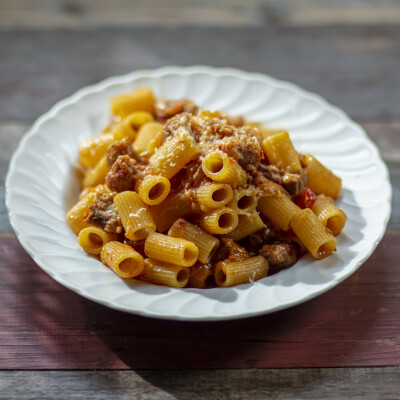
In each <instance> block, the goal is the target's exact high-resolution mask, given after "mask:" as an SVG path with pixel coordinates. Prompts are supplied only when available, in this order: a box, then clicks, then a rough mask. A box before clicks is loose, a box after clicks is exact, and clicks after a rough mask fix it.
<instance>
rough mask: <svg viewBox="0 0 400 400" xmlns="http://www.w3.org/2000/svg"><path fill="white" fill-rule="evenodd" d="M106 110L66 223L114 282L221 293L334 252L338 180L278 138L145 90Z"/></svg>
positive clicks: (340, 223) (339, 223)
mask: <svg viewBox="0 0 400 400" xmlns="http://www.w3.org/2000/svg"><path fill="white" fill-rule="evenodd" d="M110 105H111V111H112V113H113V119H112V121H111V123H110V125H108V126H107V127H106V128H105V129H104V130H103V133H101V134H100V135H99V136H97V137H95V138H91V139H88V140H86V141H85V142H84V143H82V145H81V147H80V150H79V160H80V164H81V170H82V172H83V174H82V175H83V181H82V186H83V190H82V192H81V195H80V197H79V200H78V202H77V203H76V204H75V205H74V206H72V207H71V209H70V210H69V211H68V213H67V220H68V222H69V223H70V225H71V227H72V229H73V230H74V231H75V233H76V234H77V235H78V242H79V244H80V245H81V246H82V248H83V250H85V251H86V252H87V253H88V254H91V255H94V256H99V255H100V258H101V260H102V262H103V263H104V264H105V265H107V266H108V267H110V269H111V270H112V271H114V272H115V273H116V274H118V275H119V276H120V277H121V278H124V279H131V278H135V279H140V280H142V281H145V282H149V283H152V284H157V285H165V286H170V287H175V288H181V287H185V286H187V285H189V286H192V287H194V288H198V289H205V288H209V287H215V286H218V287H230V286H234V285H239V284H245V283H254V282H255V281H257V280H258V279H262V278H264V277H266V276H268V274H270V273H276V272H277V271H279V270H281V269H283V268H288V267H290V266H291V265H293V264H294V263H295V262H296V261H297V259H298V258H299V257H300V256H301V255H303V254H304V253H305V252H309V253H310V254H311V255H312V256H313V257H314V258H315V259H320V258H323V257H327V256H329V255H331V254H332V253H333V252H334V251H335V250H336V245H337V241H336V238H335V236H336V235H338V234H339V233H340V232H341V231H342V229H343V227H344V225H345V222H346V215H345V213H344V212H343V211H342V210H340V209H339V208H338V207H337V206H335V204H334V199H336V198H338V196H339V195H340V193H341V179H340V178H339V177H337V176H336V175H335V174H334V173H333V172H332V171H330V170H329V169H327V168H326V167H325V166H323V165H322V164H321V163H320V162H319V161H318V160H317V159H316V158H315V157H314V156H312V155H309V154H306V155H302V154H299V153H297V152H296V150H295V148H294V146H293V143H292V141H291V139H290V136H289V134H288V132H286V131H285V130H281V129H279V130H277V129H275V130H271V129H268V128H267V127H262V126H261V125H260V124H258V123H246V122H245V121H244V120H243V118H241V117H230V116H228V115H225V114H222V113H220V112H218V111H207V110H201V109H199V108H198V107H197V106H196V105H195V104H194V103H193V102H191V101H190V100H185V99H182V100H173V101H168V100H162V101H161V100H159V99H156V98H155V96H154V94H153V92H152V90H151V89H150V88H140V89H137V90H135V91H133V92H131V93H128V94H121V95H119V96H116V97H114V98H113V99H111V103H110Z"/></svg>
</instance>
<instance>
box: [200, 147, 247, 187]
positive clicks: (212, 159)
mask: <svg viewBox="0 0 400 400" xmlns="http://www.w3.org/2000/svg"><path fill="white" fill-rule="evenodd" d="M201 167H202V169H203V172H204V173H205V175H206V176H208V177H209V178H210V179H212V180H213V181H214V182H220V183H229V184H230V185H232V186H233V187H237V186H243V185H244V184H245V183H246V181H247V173H246V171H245V170H244V169H243V168H242V167H241V166H240V165H239V164H238V163H237V162H236V161H235V160H234V159H233V158H231V157H229V156H228V155H227V154H226V153H224V152H223V151H220V150H217V151H213V152H211V153H208V154H207V155H206V156H205V157H204V158H203V160H202V162H201Z"/></svg>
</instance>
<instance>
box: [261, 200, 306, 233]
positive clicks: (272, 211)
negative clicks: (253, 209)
mask: <svg viewBox="0 0 400 400" xmlns="http://www.w3.org/2000/svg"><path fill="white" fill-rule="evenodd" d="M257 209H258V210H259V211H260V212H261V214H263V215H264V216H265V217H267V218H268V219H269V220H271V222H272V223H273V224H274V225H275V226H276V227H278V228H279V229H282V230H284V231H287V230H289V227H290V225H289V224H290V221H291V219H292V218H293V216H294V215H296V213H298V212H299V211H300V210H301V208H300V207H298V206H297V205H296V204H294V203H293V201H292V200H290V198H289V197H287V196H285V195H281V196H279V197H261V198H260V199H259V200H258V205H257Z"/></svg>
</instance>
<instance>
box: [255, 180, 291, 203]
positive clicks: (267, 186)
mask: <svg viewBox="0 0 400 400" xmlns="http://www.w3.org/2000/svg"><path fill="white" fill-rule="evenodd" d="M258 178H259V179H258V180H256V183H257V191H258V195H259V196H260V197H277V198H279V197H282V196H283V195H286V194H287V193H286V192H285V190H284V189H283V188H282V186H280V185H278V184H276V183H275V182H272V181H270V180H268V179H265V178H264V177H263V176H259V177H258Z"/></svg>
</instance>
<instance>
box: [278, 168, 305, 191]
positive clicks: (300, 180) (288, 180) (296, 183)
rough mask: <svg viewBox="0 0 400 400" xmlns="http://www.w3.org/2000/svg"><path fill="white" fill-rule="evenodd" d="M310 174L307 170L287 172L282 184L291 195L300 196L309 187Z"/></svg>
mask: <svg viewBox="0 0 400 400" xmlns="http://www.w3.org/2000/svg"><path fill="white" fill-rule="evenodd" d="M307 183H308V176H307V172H306V170H304V169H303V170H301V172H299V173H298V174H285V175H283V177H282V186H283V187H284V188H285V190H286V191H287V192H288V193H289V194H290V195H291V196H299V195H300V194H301V192H302V191H303V190H304V189H305V188H306V187H307Z"/></svg>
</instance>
